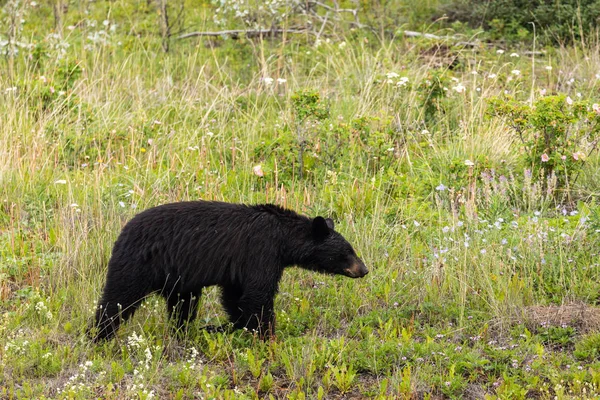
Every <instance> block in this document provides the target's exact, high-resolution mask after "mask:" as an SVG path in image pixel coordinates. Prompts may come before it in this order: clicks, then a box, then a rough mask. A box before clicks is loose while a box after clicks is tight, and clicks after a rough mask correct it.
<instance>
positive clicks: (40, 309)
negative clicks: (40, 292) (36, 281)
mask: <svg viewBox="0 0 600 400" xmlns="http://www.w3.org/2000/svg"><path fill="white" fill-rule="evenodd" d="M35 311H36V312H37V313H38V314H39V315H41V316H44V317H46V318H47V319H48V320H52V318H53V315H52V312H51V311H50V310H48V307H47V306H46V304H45V303H44V302H43V301H38V302H37V303H36V305H35Z"/></svg>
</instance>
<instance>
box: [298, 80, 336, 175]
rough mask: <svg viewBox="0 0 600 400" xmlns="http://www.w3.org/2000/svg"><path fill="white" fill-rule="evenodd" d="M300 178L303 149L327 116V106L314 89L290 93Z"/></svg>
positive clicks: (302, 171) (302, 169) (302, 173)
mask: <svg viewBox="0 0 600 400" xmlns="http://www.w3.org/2000/svg"><path fill="white" fill-rule="evenodd" d="M292 105H293V110H294V123H295V127H296V139H297V141H298V162H299V175H300V179H302V178H303V177H304V150H305V149H306V146H307V145H308V143H309V141H310V140H311V139H312V138H313V137H314V135H315V132H318V130H317V129H318V126H319V125H320V124H321V123H322V122H323V121H324V120H325V119H327V118H329V108H328V107H327V105H326V104H324V103H323V101H322V100H321V96H320V94H319V92H317V91H315V90H301V91H298V92H296V93H294V94H293V95H292Z"/></svg>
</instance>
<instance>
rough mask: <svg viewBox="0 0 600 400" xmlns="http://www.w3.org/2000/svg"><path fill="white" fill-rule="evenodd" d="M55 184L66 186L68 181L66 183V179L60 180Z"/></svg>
mask: <svg viewBox="0 0 600 400" xmlns="http://www.w3.org/2000/svg"><path fill="white" fill-rule="evenodd" d="M54 184H55V185H66V184H67V181H66V180H64V179H59V180H57V181H54Z"/></svg>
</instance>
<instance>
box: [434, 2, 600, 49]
mask: <svg viewBox="0 0 600 400" xmlns="http://www.w3.org/2000/svg"><path fill="white" fill-rule="evenodd" d="M440 10H441V13H440V14H445V15H446V16H447V17H448V18H449V21H450V22H454V21H461V22H466V23H468V24H469V25H471V26H472V27H477V28H480V27H481V28H483V29H486V30H490V34H491V36H492V39H496V40H497V39H502V40H508V41H517V40H522V39H532V38H533V30H534V27H533V24H535V28H536V34H537V37H538V39H540V40H541V41H544V42H570V41H577V40H579V39H581V34H582V33H583V35H584V37H585V35H586V34H588V33H592V32H593V30H594V29H595V26H596V25H597V23H598V20H599V19H600V1H598V0H558V1H548V0H537V1H529V0H517V1H513V0H475V1H466V0H457V1H452V2H450V3H449V4H447V5H446V6H444V7H441V9H440ZM532 23H533V24H532Z"/></svg>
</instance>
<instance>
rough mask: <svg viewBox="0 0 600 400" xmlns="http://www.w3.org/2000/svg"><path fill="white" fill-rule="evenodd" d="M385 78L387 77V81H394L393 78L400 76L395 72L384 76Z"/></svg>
mask: <svg viewBox="0 0 600 400" xmlns="http://www.w3.org/2000/svg"><path fill="white" fill-rule="evenodd" d="M385 76H387V78H388V79H394V78H398V77H399V76H400V75H398V74H397V73H395V72H388V73H387V74H385Z"/></svg>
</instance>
